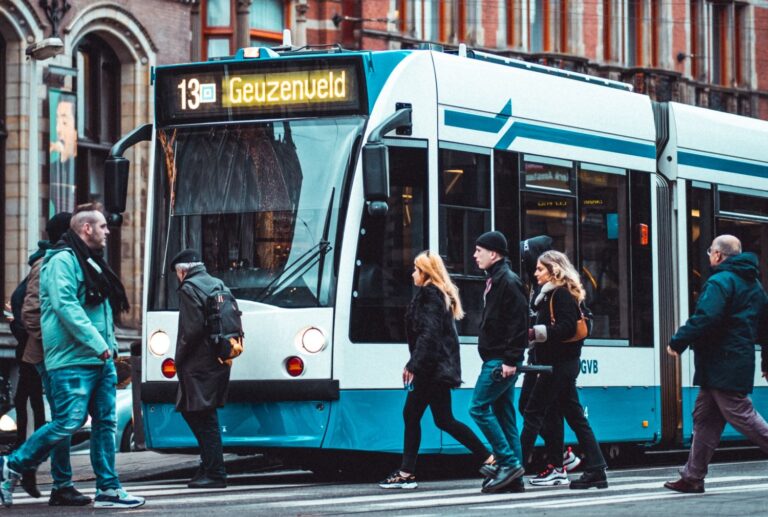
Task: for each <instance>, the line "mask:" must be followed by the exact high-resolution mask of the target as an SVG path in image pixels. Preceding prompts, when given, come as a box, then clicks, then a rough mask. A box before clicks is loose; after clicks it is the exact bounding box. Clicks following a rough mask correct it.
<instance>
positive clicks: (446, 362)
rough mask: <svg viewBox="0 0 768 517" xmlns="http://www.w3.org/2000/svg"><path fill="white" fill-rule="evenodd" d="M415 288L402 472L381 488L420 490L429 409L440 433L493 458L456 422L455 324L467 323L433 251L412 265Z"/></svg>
mask: <svg viewBox="0 0 768 517" xmlns="http://www.w3.org/2000/svg"><path fill="white" fill-rule="evenodd" d="M413 265H414V267H413V275H412V277H413V283H414V285H416V286H417V287H419V289H418V291H417V292H416V295H415V296H414V297H413V300H411V303H410V305H409V306H408V310H407V312H406V314H405V328H406V335H407V338H408V350H409V351H410V353H411V357H410V360H409V361H408V363H407V364H406V365H405V368H403V384H404V385H405V386H406V388H408V389H409V391H408V395H407V397H406V399H405V407H404V408H403V420H404V421H405V438H404V444H403V460H402V463H401V466H400V468H399V469H397V470H395V471H394V472H393V473H392V474H390V475H389V477H387V479H385V480H383V481H381V482H380V483H379V486H380V487H381V488H416V487H417V486H418V485H417V483H416V475H415V471H416V456H417V454H418V452H419V445H420V443H421V417H422V416H423V415H424V411H426V410H427V406H429V407H430V408H431V409H432V417H433V418H434V419H435V425H436V426H437V427H438V429H440V430H442V431H445V432H446V433H448V434H449V435H451V436H453V437H454V438H455V439H456V440H457V441H458V442H459V443H461V444H463V445H464V446H465V447H466V448H467V449H469V450H470V451H471V452H472V454H473V455H474V456H475V458H476V459H477V461H478V463H482V462H488V463H490V462H492V461H493V456H492V455H491V453H490V452H488V449H486V448H485V446H483V444H482V442H481V441H480V439H479V438H478V437H477V436H476V435H475V433H473V432H472V430H471V429H470V428H469V427H467V426H466V425H465V424H463V423H461V422H459V421H458V420H456V419H455V418H454V417H453V410H452V409H451V389H452V388H458V387H459V385H461V358H460V356H459V335H458V333H457V332H456V324H455V320H458V319H461V318H463V317H464V310H463V309H462V307H461V300H460V299H459V290H458V288H457V287H456V285H455V284H454V283H453V282H452V281H451V277H450V276H449V275H448V271H447V270H446V269H445V265H444V264H443V259H442V258H440V255H438V254H437V253H434V252H432V251H429V250H427V251H424V252H422V253H420V254H419V255H418V256H417V257H416V259H415V260H414V261H413Z"/></svg>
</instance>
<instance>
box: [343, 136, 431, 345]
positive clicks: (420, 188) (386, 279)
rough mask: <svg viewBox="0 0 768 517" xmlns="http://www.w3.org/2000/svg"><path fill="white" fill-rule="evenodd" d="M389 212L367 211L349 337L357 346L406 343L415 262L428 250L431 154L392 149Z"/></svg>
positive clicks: (421, 150) (356, 272)
mask: <svg viewBox="0 0 768 517" xmlns="http://www.w3.org/2000/svg"><path fill="white" fill-rule="evenodd" d="M389 180H390V197H389V200H388V203H389V210H388V211H387V214H386V216H375V217H374V216H371V215H369V214H368V211H367V210H366V211H365V212H364V213H363V218H362V224H361V228H360V237H359V241H358V246H357V260H356V268H355V281H354V289H353V292H352V310H351V314H350V327H349V335H350V339H351V340H352V341H353V342H358V343H396V342H405V325H404V324H403V321H404V319H405V310H406V307H407V306H408V303H409V302H410V300H411V297H412V296H413V280H412V279H411V272H412V270H413V259H414V258H415V257H416V255H417V254H418V253H419V252H421V251H422V250H424V249H425V248H426V247H427V242H428V240H427V150H426V149H420V148H410V147H408V148H406V147H390V148H389Z"/></svg>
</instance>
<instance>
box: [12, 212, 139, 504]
mask: <svg viewBox="0 0 768 517" xmlns="http://www.w3.org/2000/svg"><path fill="white" fill-rule="evenodd" d="M108 235H109V229H108V228H107V221H106V219H105V218H104V214H102V213H101V206H100V205H98V204H94V203H90V204H87V205H81V206H79V207H77V209H76V210H75V213H74V214H73V215H72V219H71V221H70V227H69V230H67V231H66V233H64V235H63V236H62V237H61V240H60V241H59V242H58V244H57V245H56V246H55V247H54V248H53V249H51V250H48V251H47V252H46V255H45V258H44V259H43V265H42V268H41V270H40V327H41V330H42V338H43V354H44V361H45V367H46V370H47V374H48V385H49V387H50V390H51V399H52V401H53V404H52V411H51V412H52V420H51V422H50V423H49V424H47V425H45V426H43V427H41V428H40V429H38V430H37V431H35V433H34V434H33V435H32V436H31V437H30V438H29V439H28V440H27V441H26V442H24V445H22V446H21V447H20V448H19V449H17V450H16V451H14V452H13V453H12V454H10V455H9V456H7V457H6V458H4V459H2V460H0V464H1V465H2V482H1V483H0V500H2V503H3V504H4V505H5V506H11V504H12V503H13V490H14V488H15V487H16V485H17V484H18V483H19V481H20V479H21V476H22V474H27V473H29V472H30V471H34V470H36V469H37V467H38V465H40V463H42V462H43V461H45V459H46V458H47V457H48V455H49V454H50V453H51V451H52V450H53V449H54V448H55V447H56V446H57V445H58V444H60V443H61V442H62V441H64V440H67V439H69V438H70V437H71V436H72V435H73V434H74V433H75V431H77V430H78V429H79V428H80V427H82V425H83V424H84V423H85V421H86V419H87V417H88V415H89V414H90V416H91V466H92V467H93V472H94V474H95V475H96V498H95V499H94V507H95V508H135V507H137V506H141V505H142V504H144V498H143V497H137V496H132V495H129V494H128V493H127V492H126V491H125V490H123V489H122V487H121V486H120V481H119V480H118V478H117V472H116V471H115V433H116V430H117V420H116V418H115V397H116V393H115V387H116V385H117V373H116V370H115V362H114V358H115V357H116V356H117V341H116V339H115V326H114V320H113V317H112V314H113V312H114V311H118V312H120V311H126V310H128V299H127V298H126V296H125V289H124V288H123V285H122V284H121V283H120V279H119V278H118V277H117V275H115V273H114V271H112V269H111V268H110V267H109V264H108V263H107V261H106V260H104V248H105V247H106V246H107V236H108ZM86 503H87V501H86Z"/></svg>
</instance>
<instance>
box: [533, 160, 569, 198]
mask: <svg viewBox="0 0 768 517" xmlns="http://www.w3.org/2000/svg"><path fill="white" fill-rule="evenodd" d="M523 160H524V161H523V171H522V175H523V181H522V183H523V185H524V186H525V188H539V189H546V190H558V191H561V192H573V183H572V178H573V176H572V174H571V172H572V171H573V163H571V162H569V161H567V160H558V159H556V158H545V157H543V156H532V155H525V157H524V158H523Z"/></svg>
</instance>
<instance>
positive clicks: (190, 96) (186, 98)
mask: <svg viewBox="0 0 768 517" xmlns="http://www.w3.org/2000/svg"><path fill="white" fill-rule="evenodd" d="M178 88H179V90H181V109H183V110H185V109H187V108H189V109H191V110H196V109H197V108H198V107H199V106H200V81H199V80H197V79H189V80H187V79H182V81H181V82H180V83H179V86H178Z"/></svg>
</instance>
